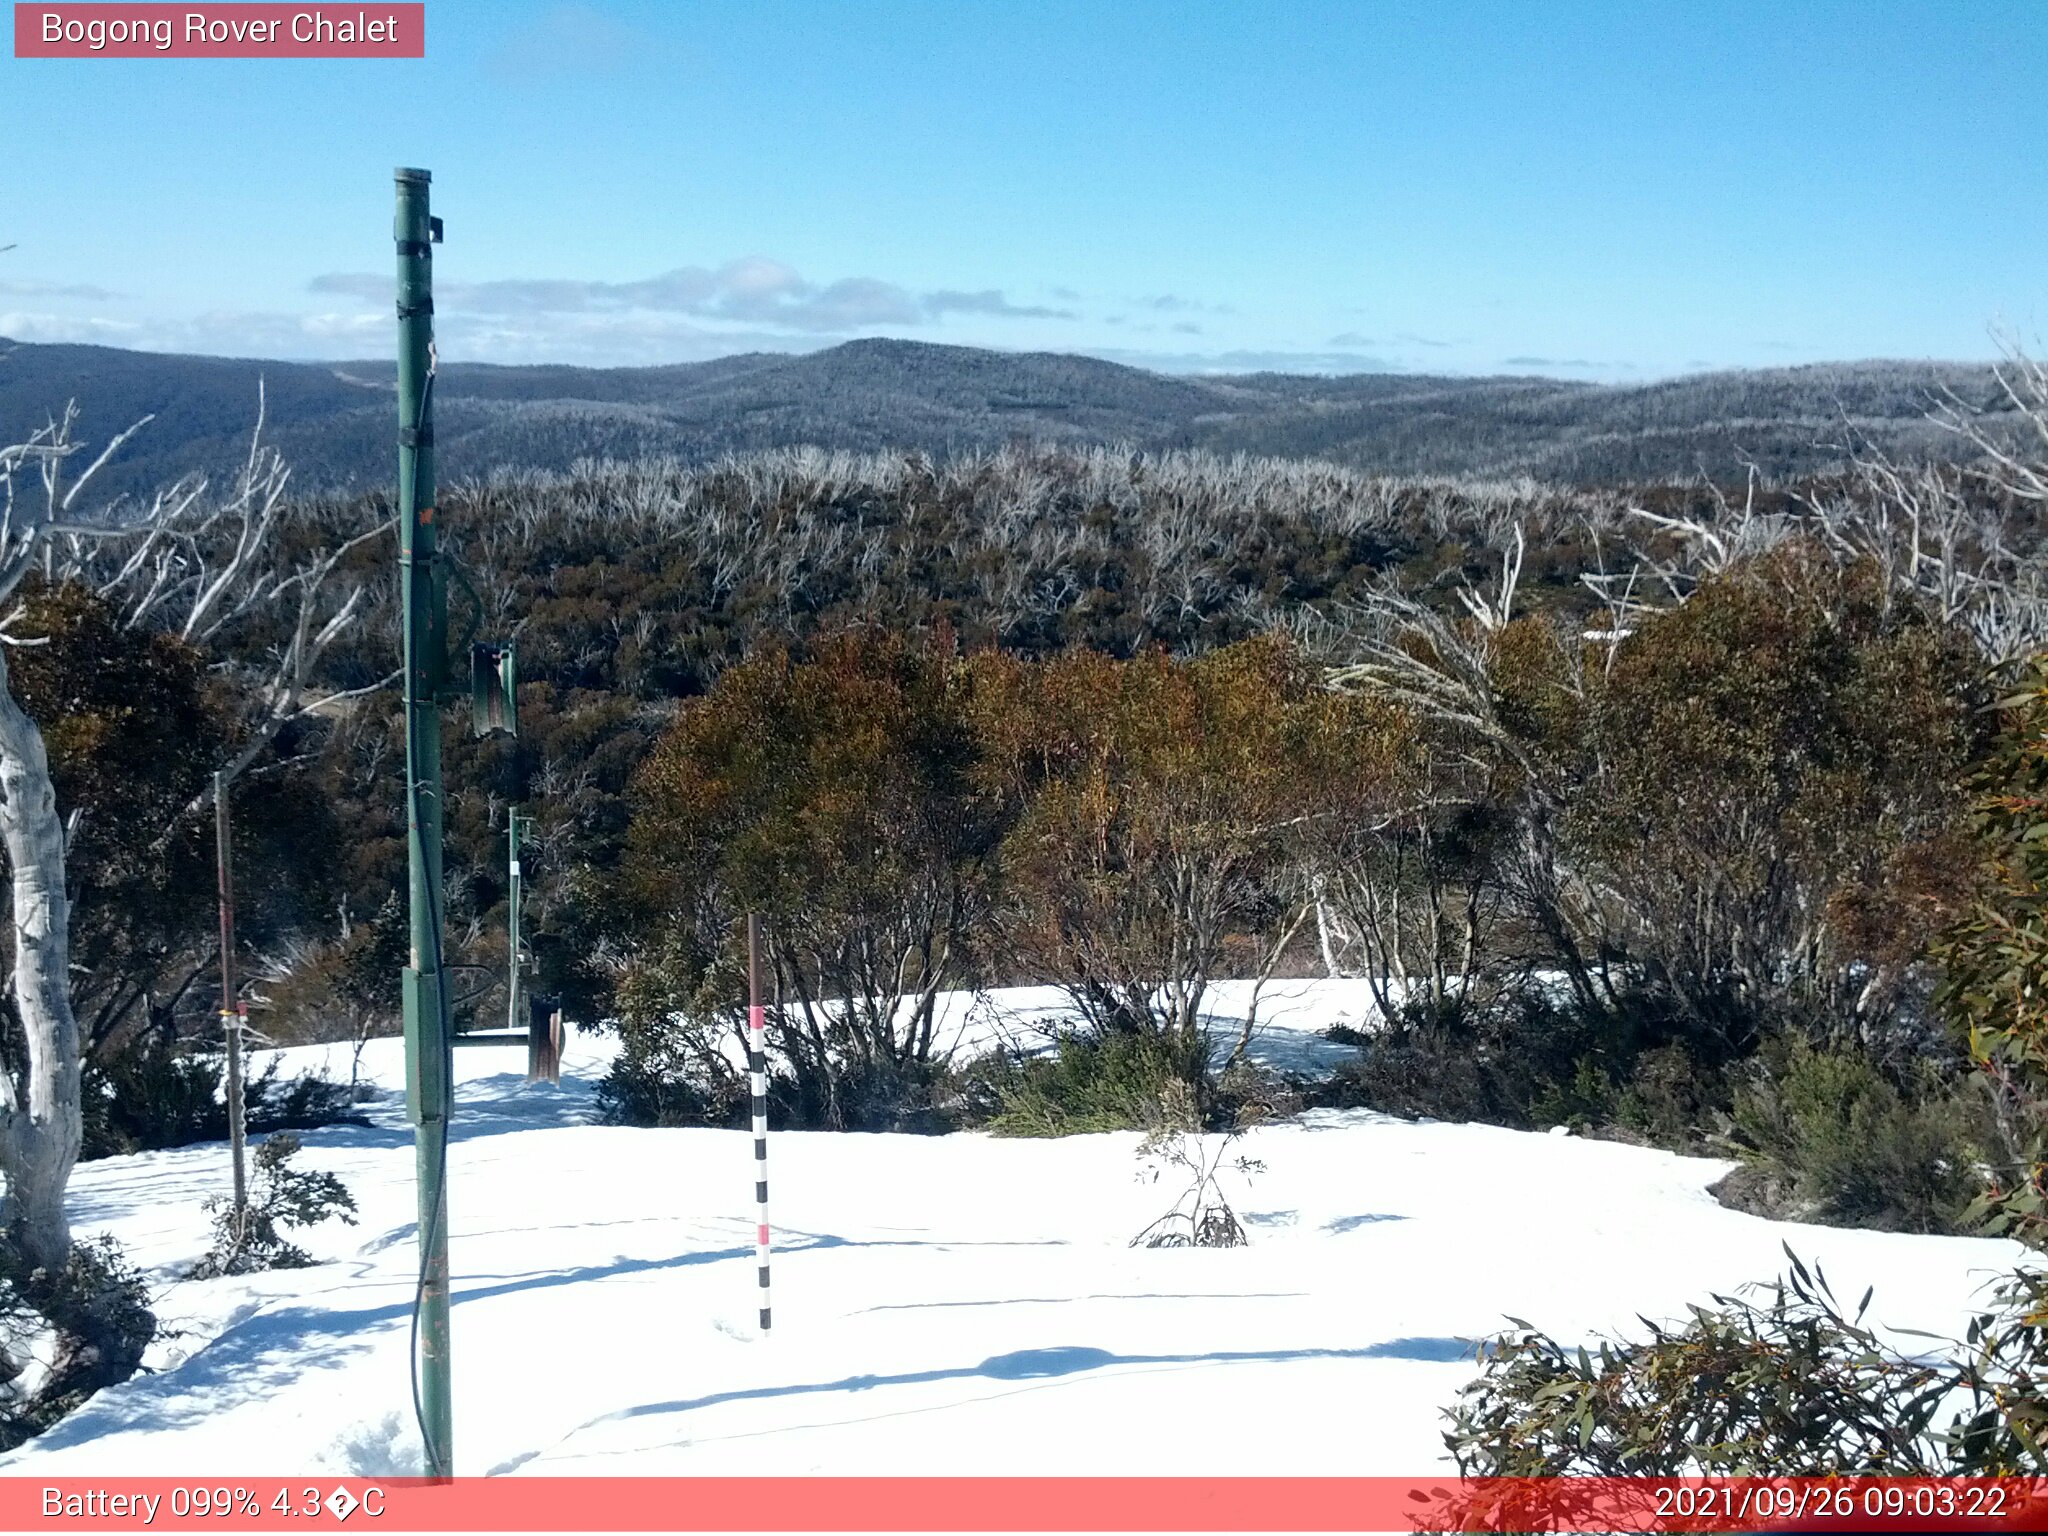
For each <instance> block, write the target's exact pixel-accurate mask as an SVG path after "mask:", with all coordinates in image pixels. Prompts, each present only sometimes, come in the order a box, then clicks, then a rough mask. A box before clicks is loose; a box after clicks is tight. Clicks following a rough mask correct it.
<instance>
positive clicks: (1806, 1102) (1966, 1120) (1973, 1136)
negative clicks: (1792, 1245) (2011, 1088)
mask: <svg viewBox="0 0 2048 1536" xmlns="http://www.w3.org/2000/svg"><path fill="white" fill-rule="evenodd" d="M1764 1065H1765V1063H1764V1061H1762V1060H1760V1061H1759V1062H1758V1064H1757V1067H1758V1070H1757V1071H1755V1072H1754V1073H1753V1075H1752V1080H1751V1081H1749V1082H1747V1083H1745V1084H1744V1085H1743V1086H1742V1087H1740V1088H1739V1089H1738V1090H1737V1091H1736V1095H1735V1107H1734V1124H1735V1130H1736V1132H1737V1134H1738V1135H1739V1136H1740V1137H1741V1138H1742V1139H1743V1141H1744V1143H1745V1155H1746V1157H1747V1158H1748V1160H1749V1161H1750V1163H1751V1165H1752V1167H1753V1168H1754V1169H1755V1170H1756V1171H1757V1173H1758V1174H1760V1175H1761V1176H1762V1177H1761V1178H1760V1179H1752V1180H1751V1181H1750V1188H1751V1190H1752V1192H1753V1198H1752V1200H1751V1201H1750V1206H1751V1208H1753V1209H1761V1210H1764V1211H1766V1212H1768V1213H1769V1214H1773V1215H1784V1216H1793V1217H1796V1218H1797V1219H1800V1220H1805V1221H1820V1222H1825V1223H1829V1224H1832V1225H1838V1226H1856V1227H1874V1228H1878V1229H1880V1230H1884V1231H1897V1232H1957V1231H1963V1230H1967V1228H1968V1227H1969V1225H1970V1223H1969V1222H1968V1221H1967V1219H1966V1217H1967V1213H1968V1211H1969V1207H1970V1205H1971V1202H1972V1201H1973V1200H1974V1199H1975V1198H1976V1197H1977V1196H1978V1195H1979V1194H1980V1193H1982V1190H1983V1181H1982V1179H1981V1177H1980V1175H1979V1173H1978V1168H1979V1166H1980V1163H1981V1161H1982V1158H1983V1155H1984V1154H1983V1152H1982V1150H1981V1148H1982V1140H1983V1131H1984V1130H1985V1129H1986V1128H1987V1126H1988V1117H1987V1116H1986V1115H1985V1113H1984V1108H1985V1106H1984V1104H1983V1102H1982V1100H1981V1099H1980V1098H1979V1097H1978V1096H1977V1094H1976V1093H1975V1092H1974V1091H1973V1089H1974V1085H1973V1084H1969V1083H1964V1084H1961V1085H1957V1084H1954V1083H1949V1082H1944V1081H1943V1080H1942V1079H1941V1078H1940V1077H1939V1075H1937V1074H1936V1073H1935V1072H1934V1071H1933V1070H1932V1069H1930V1068H1924V1067H1923V1068H1918V1069H1915V1070H1912V1071H1911V1072H1910V1073H1909V1076H1908V1083H1909V1090H1910V1091H1901V1088H1900V1087H1899V1086H1898V1085H1897V1084H1895V1083H1894V1082H1892V1081H1891V1080H1890V1078H1888V1077H1887V1076H1886V1075H1885V1073H1884V1072H1882V1071H1881V1070H1880V1069H1879V1067H1878V1066H1877V1064H1876V1063H1875V1062H1873V1061H1872V1060H1871V1059H1870V1058H1869V1057H1868V1056H1866V1055H1864V1054H1863V1053H1862V1052H1861V1051H1858V1050H1854V1049H1848V1048H1844V1049H1838V1050H1815V1049H1813V1048H1811V1047H1809V1046H1807V1045H1805V1044H1804V1043H1797V1044H1794V1045H1793V1047H1792V1048H1791V1051H1790V1054H1789V1056H1788V1057H1787V1058H1786V1059H1785V1060H1784V1061H1783V1063H1782V1065H1780V1066H1778V1067H1777V1069H1776V1070H1774V1071H1769V1072H1765V1071H1764V1070H1762V1068H1763V1067H1764ZM1773 1185H1775V1186H1776V1188H1773V1187H1772V1186H1773Z"/></svg>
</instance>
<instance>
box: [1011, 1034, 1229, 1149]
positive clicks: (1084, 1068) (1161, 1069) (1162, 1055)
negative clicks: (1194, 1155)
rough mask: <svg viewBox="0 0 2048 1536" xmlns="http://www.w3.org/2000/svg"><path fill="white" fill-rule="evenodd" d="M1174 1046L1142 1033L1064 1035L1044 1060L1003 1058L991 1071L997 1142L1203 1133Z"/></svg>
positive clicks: (1183, 1058)
mask: <svg viewBox="0 0 2048 1536" xmlns="http://www.w3.org/2000/svg"><path fill="white" fill-rule="evenodd" d="M1196 1070H1197V1068H1196V1066H1195V1064H1194V1063H1193V1062H1192V1061H1191V1060H1190V1057H1189V1053H1188V1052H1187V1051H1185V1050H1183V1049H1181V1048H1180V1047H1179V1045H1178V1043H1177V1042H1176V1041H1173V1040H1169V1039H1163V1038H1161V1037H1160V1036H1158V1035H1156V1034H1151V1033H1148V1032H1141V1031H1139V1030H1133V1029H1125V1030H1113V1031H1110V1032H1109V1033H1107V1034H1105V1035H1102V1036H1100V1037H1097V1036H1091V1035H1085V1034H1079V1033H1075V1034H1068V1035H1065V1036H1063V1037H1062V1038H1061V1040H1060V1042H1059V1048H1058V1049H1057V1050H1055V1051H1053V1052H1051V1053H1050V1054H1047V1055H1043V1056H1031V1057H1026V1058H1024V1059H1023V1060H1021V1061H1020V1060H1014V1059H1006V1060H1004V1061H1001V1062H998V1063H995V1064H992V1065H991V1066H990V1067H989V1068H988V1077H989V1079H990V1082H991V1085H992V1087H993V1091H994V1094H995V1098H996V1103H997V1108H996V1111H995V1113H994V1114H993V1115H992V1116H991V1117H990V1118H989V1129H990V1130H991V1131H993V1132H994V1133H995V1134H996V1135H998V1136H1079V1135H1086V1134H1088V1133H1090V1132H1096V1131H1132V1130H1151V1129H1154V1128H1156V1127H1158V1126H1160V1125H1161V1124H1162V1123H1164V1122H1165V1121H1172V1122H1173V1123H1174V1128H1175V1129H1183V1130H1196V1129H1199V1128H1200V1121H1199V1118H1198V1110H1197V1107H1196V1101H1195V1091H1194V1088H1193V1085H1192V1084H1191V1083H1190V1082H1189V1075H1190V1074H1191V1073H1193V1072H1194V1071H1196Z"/></svg>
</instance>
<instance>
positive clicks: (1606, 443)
mask: <svg viewBox="0 0 2048 1536" xmlns="http://www.w3.org/2000/svg"><path fill="white" fill-rule="evenodd" d="M259 378H261V379H262V380H263V381H264V384H265V387H266V389H267V392H268V406H269V423H270V428H269V437H270V440H271V441H272V442H273V443H274V444H276V446H277V447H279V448H280V449H281V450H282V451H283V453H284V455H285V458H286V460H287V461H288V462H289V463H291V464H292V465H293V466H294V472H295V476H296V481H297V483H298V484H299V485H300V486H302V487H307V488H323V489H345V488H356V487H363V486H370V485H376V484H379V483H381V482H382V481H383V480H384V479H385V478H386V477H387V476H388V475H389V473H390V469H391V461H392V455H393V447H392V439H393V413H394V407H393V399H392V367H391V364H389V363H388V362H363V363H283V362H261V361H253V360H244V359H228V358H212V357H186V356H177V355H171V354H164V353H152V352H129V351H122V350H119V349H116V348H111V347H88V346H41V345H31V344H18V343H9V342H6V341H4V340H0V433H7V434H12V435H15V436H18V435H19V434H20V433H21V432H23V431H24V430H26V429H28V428H30V427H32V426H33V425H37V424H40V423H41V422H42V421H44V420H45V419H46V418H47V417H48V416H49V415H50V414H51V413H52V412H56V411H61V410H62V409H63V406H64V404H65V402H66V401H67V400H74V399H75V400H76V401H77V403H78V406H79V410H80V412H81V420H80V432H81V434H82V435H83V436H84V437H85V438H87V439H89V440H90V441H92V442H94V443H99V442H104V441H105V439H106V438H107V436H108V435H109V434H110V433H111V432H113V431H116V430H118V429H119V428H120V427H122V426H125V425H127V424H128V423H129V422H131V421H134V420H135V419H136V418H138V417H140V416H143V415H145V414H149V413H154V415H155V418H156V419H155V420H154V421H153V422H152V423H151V425H150V426H149V428H148V429H147V430H146V431H145V432H144V433H143V434H142V435H141V436H139V437H138V438H137V439H136V440H135V441H134V442H133V443H132V444H131V445H130V446H129V447H128V448H127V449H125V450H124V451H123V453H122V455H121V458H120V461H119V463H118V464H117V465H113V466H109V470H108V472H107V474H106V479H105V483H106V484H107V486H108V487H109V488H110V489H125V490H137V489H141V488H143V487H145V486H148V485H151V484H155V483H160V482H161V481H162V480H164V479H165V478H167V477H170V476H174V475H175V474H177V473H180V472H183V471H186V470H190V469H207V470H217V469H219V468H221V467H222V466H224V465H228V464H232V463H233V462H235V461H236V459H237V458H238V456H239V454H240V453H241V452H242V451H244V450H245V448H246V442H247V433H248V430H249V426H250V424H251V422H252V420H253V419H254V414H255V408H256V395H257V381H258V379H259ZM1944 389H1953V390H1955V391H1956V392H1958V393H1959V394H1961V395H1962V396H1963V397H1964V398H1966V399H1968V400H1970V401H1971V402H1973V403H1981V404H1990V403H1993V402H1994V400H1995V394H1994V388H1993V383H1992V380H1991V377H1990V373H1989V371H1988V370H1987V369H1984V368H1981V367H1973V366H1961V365H1941V364H1928V363H1885V362H1872V363H1853V364H1841V365H1819V366H1812V367H1803V368H1789V369H1775V370H1768V371H1757V372H1735V373H1716V374H1700V375H1694V376H1690V377H1685V378H1680V379H1675V380H1670V381H1667V382H1663V383H1657V384H1648V385H1623V386H1602V385H1592V384H1583V383H1573V382H1568V381H1561V380H1556V379H1540V378H1438V377H1429V376H1422V375H1401V374H1354V375H1348V376H1342V377H1334V378H1332V377H1318V376H1305V375H1287V374H1270V373H1266V374H1247V375H1237V376H1229V377H1224V376H1215V375H1208V376H1200V377H1188V376H1175V375H1168V374H1158V373H1148V372H1146V371H1145V370H1143V369H1139V368H1130V367H1125V366H1122V365H1120V364H1116V363H1109V362H1104V361H1101V360H1099V359H1096V358H1089V357H1076V356H1066V355H1062V354H1057V353H1010V352H987V351H979V350H976V349H973V348H967V347H942V346H932V345H929V344H926V343H921V342H905V341H885V340H869V341H855V342H849V343H847V344H845V345H843V346H838V347H833V348H831V349H829V350H826V351H822V352H813V353H807V354H802V355H788V354H779V353H754V354H749V355H745V356H737V357H728V358H720V359H718V360H716V361H713V362H706V363H688V364H678V365H674V366H670V367H660V368H609V369H586V368H567V367H554V366H536V367H517V368H506V367H491V366H485V365H481V364H451V365H449V366H448V367H446V368H444V369H443V370H442V373H441V376H440V379H439V381H438V383H437V385H436V418H437V420H436V430H437V432H438V434H439V440H440V446H441V466H442V475H443V478H444V479H448V478H459V477H465V476H471V475H480V474H483V473H486V472H488V471H491V470H495V469H499V468H506V467H515V468H540V469H566V468H568V467H569V466H570V465H571V464H573V463H574V462H575V461H576V460H578V459H583V458H614V459H630V458H641V457H646V456H648V455H654V454H661V455H675V456H678V457H681V458H684V459H692V460H694V459H702V458H706V457H710V456H713V455H716V454H719V453H722V452H725V451H727V450H735V449H755V448H772V447H779V446H786V445H790V444H796V443H813V444H818V445H820V446H824V447H829V448H846V449H860V450H875V449H897V448H902V449H917V450H923V451H925V452H928V453H934V454H943V453H947V452H951V451H957V450H963V449H977V448H986V447H992V446H996V445H1000V444H1003V443H1006V442H1010V441H1012V440H1015V439H1018V438H1031V439H1036V440H1040V441H1048V440H1050V441H1065V442H1075V443H1114V442H1128V443H1130V444H1132V445H1134V446H1137V447H1143V448H1165V447H1206V448H1212V449H1216V450H1218V451H1221V452H1226V453H1237V452H1243V453H1252V454H1270V455H1277V456H1282V457H1289V458H1309V457H1313V458H1325V459H1331V460H1335V461H1337V462H1340V463H1344V464H1348V465H1352V466H1355V467H1357V468H1361V469H1365V470H1369V471H1375V472H1384V473H1389V474H1403V475H1417V474H1422V475H1429V474H1459V475H1474V474H1477V475H1486V476H1513V475H1523V474H1527V475H1532V476H1535V477H1538V478H1540V479H1544V480H1550V481H1557V482H1576V483H1597V482H1612V481H1628V480H1635V481H1640V480H1647V479H1663V478H1667V477H1674V476H1681V477H1682V476H1691V475H1695V474H1698V473H1699V472H1700V471H1702V470H1703V469H1704V470H1705V471H1707V472H1708V473H1710V474H1713V475H1715V476H1717V477H1733V476H1736V475H1739V474H1740V473H1741V472H1742V470H1743V466H1744V465H1745V464H1746V463H1747V462H1750V461H1754V462H1756V463H1757V464H1759V465H1760V466H1761V467H1762V468H1764V469H1765V470H1767V471H1769V472H1773V473H1800V472H1807V471H1812V470H1816V469H1820V468H1823V467H1825V466H1827V465H1829V464H1831V463H1833V462H1836V461H1837V460H1838V458H1839V453H1838V451H1837V450H1836V448H1835V447H1834V446H1833V445H1836V444H1840V443H1842V442H1843V441H1844V440H1845V438H1846V437H1848V436H1849V435H1850V434H1851V433H1854V434H1856V435H1859V436H1861V437H1862V438H1864V439H1865V440H1867V441H1869V442H1873V443H1875V444H1877V445H1878V446H1880V447H1882V448H1884V449H1886V450H1888V451H1890V452H1893V453H1903V454H1917V453H1920V452H1937V453H1938V452H1943V451H1946V450H1947V449H1948V448H1949V447H1950V446H1951V442H1950V440H1949V439H1948V438H1947V437H1946V435H1945V434H1943V433H1941V432H1940V431H1938V430H1937V429H1935V428H1933V427H1932V426H1931V425H1930V424H1929V423H1928V421H1927V419H1926V415H1927V411H1928V409H1929V407H1930V405H1931V404H1932V403H1933V402H1934V401H1935V399H1936V397H1937V396H1938V395H1939V393H1940V392H1941V391H1942V390H1944ZM5 440H12V437H11V436H10V437H9V438H7V439H5Z"/></svg>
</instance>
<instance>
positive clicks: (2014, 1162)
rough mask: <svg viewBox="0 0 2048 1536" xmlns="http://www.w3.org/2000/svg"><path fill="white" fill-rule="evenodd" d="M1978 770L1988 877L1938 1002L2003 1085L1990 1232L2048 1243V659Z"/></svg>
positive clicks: (1954, 931)
mask: <svg viewBox="0 0 2048 1536" xmlns="http://www.w3.org/2000/svg"><path fill="white" fill-rule="evenodd" d="M2000 711H2001V729H2000V731H1999V734H1998V736H1997V739H1996V741H1995V743H1994V745H1993V748H1992V750H1991V751H1990V752H1989V753H1988V754H1987V755H1986V758H1985V761H1984V763H1983V765H1982V767H1981V768H1980V770H1979V772H1978V773H1977V775H1976V777H1975V779H1974V781H1973V786H1972V787H1973V788H1974V790H1975V791H1976V802H1975V809H1974V814H1973V817H1972V824H1971V830H1972V832H1973V833H1974V836H1975V848H1976V851H1977V853H1978V855H1979V858H1980V861H1981V862H1980V866H1979V870H1978V878H1977V882H1976V886H1975V889H1974V890H1973V891H1972V892H1971V896H1972V898H1973V899H1972V900H1970V901H1969V902H1968V903H1967V904H1964V905H1963V907H1962V910H1961V911H1960V913H1959V914H1958V915H1957V917H1956V919H1955V921H1954V922H1953V923H1952V924H1951V926H1950V927H1949V928H1948V929H1947V930H1946V931H1945V932H1944V933H1943V934H1942V935H1941V936H1940V939H1939V941H1938V943H1937V944H1936V945H1935V946H1934V957H1935V959H1936V961H1937V963H1938V964H1939V965H1940V967H1941V973H1942V982H1941V988H1940V991H1939V992H1938V993H1937V995H1936V1000H1937V1002H1938V1003H1939V1004H1940V1005H1941V1006H1942V1007H1943V1008H1944V1009H1945V1010H1946V1011H1947V1013H1948V1014H1949V1016H1950V1017H1951V1018H1952V1019H1954V1020H1955V1021H1956V1023H1957V1025H1958V1027H1959V1028H1960V1029H1961V1030H1962V1031H1963V1033H1964V1035H1965V1038H1966V1040H1967V1042H1968V1046H1969V1051H1970V1055H1971V1057H1972V1058H1973V1059H1974V1060H1975V1061H1976V1062H1977V1063H1978V1065H1979V1066H1980V1067H1981V1068H1982V1069H1983V1071H1984V1074H1985V1076H1986V1078H1987V1080H1988V1081H1989V1083H1990V1084H1991V1087H1992V1092H1993V1096H1994V1103H1995V1108H1996V1113H1997V1127H1998V1133H1999V1134H1998V1148H1997V1150H1998V1153H1999V1156H1998V1158H1997V1159H1996V1162H1997V1167H1996V1171H1995V1177H1994V1182H1993V1187H1992V1189H1991V1191H1990V1193H1989V1194H1988V1196H1987V1197H1986V1199H1985V1201H1984V1202H1983V1206H1982V1212H1983V1214H1984V1215H1985V1217H1986V1218H1987V1220H1988V1223H1989V1226H1990V1229H1991V1230H1993V1231H1999V1232H2009V1233H2011V1234H2012V1235H2013V1236H2015V1237H2018V1238H2020V1239H2021V1240H2023V1241H2025V1242H2028V1243H2030V1244H2032V1245H2033V1246H2035V1247H2037V1248H2039V1247H2048V1135H2044V1118H2043V1116H2044V1109H2048V658H2036V659H2035V661H2034V662H2033V663H2032V664H2031V665H2030V666H2029V667H2028V669H2027V670H2026V672H2025V674H2024V676H2023V678H2022V679H2021V681H2020V683H2019V684H2018V686H2016V687H2015V688H2014V689H2013V690H2012V692H2011V694H2010V695H2009V696H2008V697H2007V698H2005V699H2004V700H2002V701H2001V703H2000Z"/></svg>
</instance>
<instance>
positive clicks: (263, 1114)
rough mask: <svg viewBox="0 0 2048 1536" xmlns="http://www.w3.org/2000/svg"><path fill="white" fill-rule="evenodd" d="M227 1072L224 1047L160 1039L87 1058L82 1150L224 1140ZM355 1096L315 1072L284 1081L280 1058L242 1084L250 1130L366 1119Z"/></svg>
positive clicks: (89, 1154)
mask: <svg viewBox="0 0 2048 1536" xmlns="http://www.w3.org/2000/svg"><path fill="white" fill-rule="evenodd" d="M225 1071H226V1060H225V1057H224V1055H223V1053H222V1052H221V1051H220V1049H218V1048H217V1047H216V1048H210V1049H204V1050H181V1049H179V1048H178V1047H177V1046H176V1045H175V1044H173V1043H171V1042H167V1041H162V1040H158V1039H154V1038H151V1039H147V1040H142V1041H137V1042H134V1043H132V1044H130V1045H127V1046H125V1047H123V1048H121V1049H117V1050H114V1051H111V1052H109V1053H107V1054H106V1055H105V1056H104V1057H103V1058H102V1059H101V1060H98V1061H94V1062H89V1063H87V1064H86V1067H85V1082H84V1085H83V1087H82V1089H81V1108H82V1110H83V1119H84V1123H85V1129H84V1145H83V1150H82V1151H81V1152H80V1154H79V1155H80V1157H81V1158H82V1159H86V1160H89V1159H92V1158H98V1157H119V1156H122V1155H124V1154H126V1153H130V1152H151V1151H155V1150H157V1149H159V1148H162V1147H182V1146H187V1145H189V1144H191V1143H192V1142H195V1141H225V1140H226V1139H227V1134H228V1106H227V1101H226V1099H225V1098H224V1097H223V1095H222V1089H221V1085H222V1080H223V1078H224V1076H225ZM352 1098H353V1095H352V1094H351V1093H350V1091H349V1089H348V1087H347V1085H345V1084H342V1083H335V1082H330V1081H329V1080H328V1079H326V1078H324V1077H321V1076H318V1075H317V1074H314V1073H310V1072H302V1073H300V1074H299V1075H298V1076H297V1077H295V1078H292V1079H290V1080H289V1081H280V1080H279V1075H278V1060H277V1058H276V1057H272V1058H271V1059H270V1060H269V1061H267V1062H266V1063H264V1065H263V1068H262V1070H261V1071H259V1072H256V1073H253V1074H252V1075H251V1076H250V1077H249V1078H248V1079H247V1081H246V1082H245V1083H244V1084H243V1104H244V1106H245V1113H246V1117H247V1124H248V1127H249V1129H250V1130H251V1131H274V1130H310V1129H313V1128H314V1127H317V1126H322V1125H334V1124H340V1123H355V1124H361V1123H362V1122H361V1120H360V1119H358V1118H357V1117H355V1116H354V1115H353V1114H352V1113H351V1104H352Z"/></svg>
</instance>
